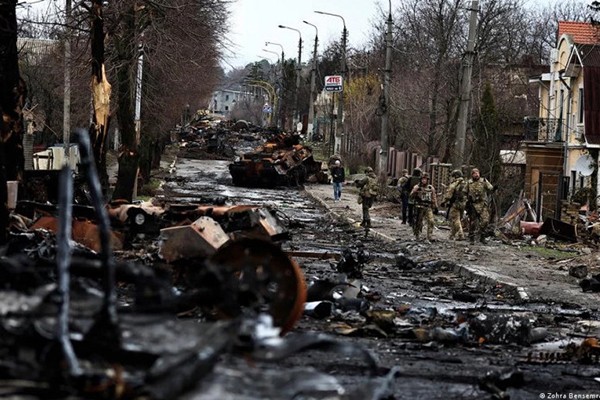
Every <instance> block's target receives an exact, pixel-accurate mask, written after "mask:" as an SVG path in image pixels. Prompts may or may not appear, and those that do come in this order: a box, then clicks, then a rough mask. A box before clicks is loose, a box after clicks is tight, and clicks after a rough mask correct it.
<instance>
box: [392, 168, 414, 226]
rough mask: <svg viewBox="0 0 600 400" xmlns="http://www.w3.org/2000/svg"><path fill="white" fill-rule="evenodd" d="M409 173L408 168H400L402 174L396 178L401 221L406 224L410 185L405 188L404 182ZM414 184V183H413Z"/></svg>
mask: <svg viewBox="0 0 600 400" xmlns="http://www.w3.org/2000/svg"><path fill="white" fill-rule="evenodd" d="M409 179H410V175H408V170H407V169H403V170H402V176H401V177H400V179H398V185H397V186H396V187H397V188H398V191H399V192H400V201H401V202H402V223H403V224H406V219H407V217H408V194H409V193H410V191H411V189H412V187H410V188H407V187H406V186H407V185H406V183H407V182H408V181H409ZM415 185H416V182H415ZM413 186H414V185H413Z"/></svg>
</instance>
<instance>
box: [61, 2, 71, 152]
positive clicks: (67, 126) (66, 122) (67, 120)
mask: <svg viewBox="0 0 600 400" xmlns="http://www.w3.org/2000/svg"><path fill="white" fill-rule="evenodd" d="M71 22H72V21H71V0H65V25H66V33H67V35H66V38H65V66H64V68H65V70H64V85H65V86H64V96H63V97H64V103H63V146H64V151H65V156H64V160H63V163H64V164H68V163H69V144H70V143H69V142H70V141H71Z"/></svg>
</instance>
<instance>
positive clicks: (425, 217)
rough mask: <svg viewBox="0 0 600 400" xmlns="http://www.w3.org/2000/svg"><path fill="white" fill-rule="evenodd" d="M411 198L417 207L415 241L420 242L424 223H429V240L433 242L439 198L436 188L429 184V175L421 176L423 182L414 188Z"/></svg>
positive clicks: (414, 226)
mask: <svg viewBox="0 0 600 400" xmlns="http://www.w3.org/2000/svg"><path fill="white" fill-rule="evenodd" d="M410 198H411V199H412V200H413V201H414V206H415V215H414V218H415V219H414V221H413V233H414V234H415V239H416V240H419V236H420V235H421V231H422V230H423V221H425V222H427V240H431V235H432V234H433V212H434V210H435V212H436V213H437V198H436V195H435V188H434V187H433V186H432V185H430V184H429V174H427V173H426V172H425V173H423V175H421V182H420V183H419V184H418V185H415V187H413V189H412V190H411V192H410Z"/></svg>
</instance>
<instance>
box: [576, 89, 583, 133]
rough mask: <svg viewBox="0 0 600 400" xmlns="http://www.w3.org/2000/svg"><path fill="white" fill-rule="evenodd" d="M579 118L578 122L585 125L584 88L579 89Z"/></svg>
mask: <svg viewBox="0 0 600 400" xmlns="http://www.w3.org/2000/svg"><path fill="white" fill-rule="evenodd" d="M578 103H579V104H578V106H579V118H578V121H577V122H579V123H580V124H583V88H579V102H578Z"/></svg>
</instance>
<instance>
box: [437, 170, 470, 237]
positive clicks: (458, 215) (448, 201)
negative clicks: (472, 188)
mask: <svg viewBox="0 0 600 400" xmlns="http://www.w3.org/2000/svg"><path fill="white" fill-rule="evenodd" d="M451 176H452V182H451V183H450V186H448V189H446V193H445V195H444V201H443V202H442V207H448V213H447V214H446V216H447V219H448V221H449V222H450V240H455V239H456V240H463V239H464V238H465V236H464V233H463V229H462V224H461V222H460V221H461V220H462V217H463V214H464V212H465V206H466V205H467V196H466V195H465V186H466V184H467V183H466V182H465V180H464V179H463V174H462V172H461V171H460V170H458V169H455V170H454V171H452V173H451Z"/></svg>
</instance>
